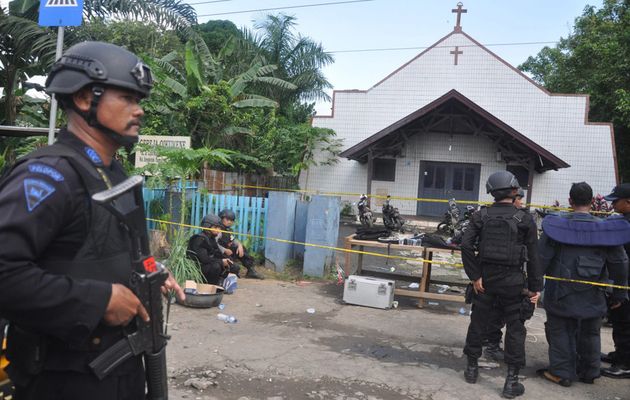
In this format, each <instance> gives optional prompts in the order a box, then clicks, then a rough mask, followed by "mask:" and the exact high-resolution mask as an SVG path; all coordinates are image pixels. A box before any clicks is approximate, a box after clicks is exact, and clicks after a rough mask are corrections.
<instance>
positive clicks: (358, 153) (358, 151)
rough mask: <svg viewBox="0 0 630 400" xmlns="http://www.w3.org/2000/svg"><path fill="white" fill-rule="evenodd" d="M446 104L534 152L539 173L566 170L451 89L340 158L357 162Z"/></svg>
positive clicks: (556, 158)
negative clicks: (455, 104)
mask: <svg viewBox="0 0 630 400" xmlns="http://www.w3.org/2000/svg"><path fill="white" fill-rule="evenodd" d="M449 101H455V102H458V103H460V104H463V105H464V106H465V107H466V108H467V109H468V110H469V111H470V112H472V113H474V114H476V115H478V116H479V117H481V118H483V120H485V121H486V122H488V123H489V124H490V125H492V126H493V127H494V128H496V130H497V135H504V136H507V137H509V138H511V139H513V140H514V141H515V143H517V147H518V149H519V151H521V152H523V153H527V152H530V153H533V154H535V155H537V156H538V162H537V163H536V169H537V170H538V171H546V170H549V169H556V170H557V169H559V168H568V167H569V166H570V165H569V164H567V163H566V162H564V161H563V160H561V159H560V158H559V157H557V156H555V155H554V154H552V153H551V152H550V151H548V150H546V149H545V148H543V147H542V146H540V145H539V144H537V143H536V142H534V141H533V140H531V139H529V138H528V137H527V136H525V135H523V134H522V133H520V132H518V131H517V130H516V129H514V128H512V127H511V126H510V125H508V124H506V123H505V122H503V121H501V120H500V119H499V118H497V117H495V116H494V115H492V114H491V113H490V112H488V111H486V110H485V109H483V108H482V107H480V106H479V105H477V104H476V103H475V102H473V101H472V100H470V99H468V98H467V97H466V96H464V95H462V94H461V93H459V92H458V91H457V90H455V89H453V90H450V91H449V92H447V93H445V94H444V95H442V96H441V97H439V98H438V99H436V100H434V101H432V102H431V103H429V104H427V105H426V106H424V107H422V108H420V109H418V110H416V111H414V112H413V113H411V114H409V115H407V116H406V117H404V118H402V119H400V120H398V121H396V122H394V123H393V124H391V125H389V126H388V127H386V128H384V129H382V130H380V131H379V132H377V133H375V134H373V135H372V136H370V137H368V138H367V139H365V140H363V141H361V142H359V143H357V144H356V145H354V146H352V147H350V148H349V149H347V150H345V151H343V152H342V153H341V154H340V156H341V157H346V158H348V159H351V160H360V159H362V158H364V157H365V156H366V154H367V153H368V151H369V149H370V148H371V147H373V146H374V145H375V144H376V143H378V142H380V141H383V140H386V139H387V138H388V137H391V136H392V135H394V134H395V133H396V132H397V131H399V130H400V129H401V128H404V127H406V126H409V125H410V124H412V123H413V122H415V121H417V120H419V119H420V118H422V117H424V116H426V115H429V114H431V113H432V112H433V111H435V110H436V109H438V108H439V107H440V106H442V105H444V104H446V103H447V102H449Z"/></svg>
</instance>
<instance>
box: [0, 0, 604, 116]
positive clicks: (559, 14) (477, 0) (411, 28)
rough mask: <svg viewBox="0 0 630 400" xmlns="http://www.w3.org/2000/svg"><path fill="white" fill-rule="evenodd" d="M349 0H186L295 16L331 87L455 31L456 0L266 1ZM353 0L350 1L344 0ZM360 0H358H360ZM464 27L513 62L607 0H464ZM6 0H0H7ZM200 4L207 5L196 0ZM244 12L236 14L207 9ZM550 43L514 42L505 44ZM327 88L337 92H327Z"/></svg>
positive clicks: (242, 19)
mask: <svg viewBox="0 0 630 400" xmlns="http://www.w3.org/2000/svg"><path fill="white" fill-rule="evenodd" d="M343 1H344V0H185V2H187V3H189V4H191V5H193V7H194V8H195V10H196V11H197V14H198V16H199V22H200V23H203V22H206V21H208V20H210V19H224V20H230V21H232V22H234V24H236V26H238V27H247V28H250V29H251V28H253V26H254V23H255V21H257V20H262V19H264V17H265V15H267V14H270V13H285V14H287V15H292V16H295V17H296V19H297V21H296V22H297V24H298V25H297V31H298V32H299V33H300V34H301V35H304V36H308V37H310V38H311V39H313V40H315V41H316V42H320V43H322V45H323V47H324V49H325V50H326V51H330V52H333V55H334V57H335V62H334V63H333V64H332V65H330V66H328V67H326V68H325V69H324V73H325V75H326V77H327V78H328V80H329V81H330V82H331V84H332V85H333V88H334V89H337V90H345V89H362V90H365V89H369V88H370V87H372V86H373V85H374V84H376V83H377V82H379V81H380V80H381V79H383V78H384V77H386V76H387V75H389V74H390V73H391V72H393V71H394V70H396V69H397V68H398V67H400V66H401V65H403V64H404V63H406V62H407V61H409V60H410V59H412V58H413V57H414V56H415V55H417V54H418V53H420V52H422V50H423V48H425V47H428V46H431V45H432V44H433V43H435V42H437V41H438V40H439V39H441V38H442V37H443V36H445V35H446V34H448V33H449V32H451V31H452V30H453V26H454V25H455V19H456V15H455V14H453V13H451V9H453V8H456V5H457V1H455V0H359V2H352V3H346V4H335V5H322V6H317V7H303V8H293V9H283V10H270V11H247V10H259V9H263V8H277V7H292V6H303V5H310V4H317V3H334V2H343ZM345 1H348V0H345ZM355 1H356V0H355ZM462 2H463V5H464V7H463V8H464V9H466V10H468V11H467V13H466V14H463V15H462V23H461V25H462V28H463V30H464V32H466V33H467V34H469V35H470V36H472V37H473V38H474V39H476V40H477V41H478V42H480V43H482V44H484V45H486V46H488V48H489V49H490V50H491V51H493V52H494V53H496V54H497V55H498V56H500V57H501V58H503V59H505V60H506V61H507V62H509V63H510V64H512V65H514V66H518V65H519V64H520V63H522V62H524V61H525V60H526V59H527V57H529V56H531V55H536V54H537V53H538V51H539V50H540V49H542V48H543V47H544V46H545V45H549V46H553V43H554V42H556V41H557V40H558V39H559V38H560V37H566V36H567V35H568V34H569V33H570V32H571V28H572V26H573V22H574V20H575V18H576V17H578V16H580V15H581V14H582V11H583V10H584V7H586V6H587V5H594V6H596V7H600V6H601V3H602V0H527V1H523V0H520V1H515V0H467V1H462ZM7 3H8V0H0V4H2V5H3V6H6V4H7ZM199 3H203V4H199ZM235 11H247V12H242V13H236V14H224V15H209V14H221V13H232V12H235ZM531 42H552V43H546V44H540V43H539V44H527V45H523V44H520V45H515V44H508V43H531ZM401 47H402V48H409V47H411V48H413V49H408V50H390V51H363V52H345V51H347V50H366V49H391V48H401ZM329 94H332V91H330V93H329ZM330 107H331V103H330V102H318V103H317V105H316V110H317V113H318V115H329V114H330Z"/></svg>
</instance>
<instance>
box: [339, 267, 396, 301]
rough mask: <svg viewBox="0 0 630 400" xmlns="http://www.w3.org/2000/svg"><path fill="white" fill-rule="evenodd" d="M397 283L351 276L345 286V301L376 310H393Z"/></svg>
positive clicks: (369, 277) (368, 277)
mask: <svg viewBox="0 0 630 400" xmlns="http://www.w3.org/2000/svg"><path fill="white" fill-rule="evenodd" d="M394 286H395V282H394V281H390V280H387V279H378V278H373V277H371V276H359V275H350V276H349V277H348V279H346V282H345V284H344V289H343V301H344V302H346V303H348V304H356V305H359V306H366V307H375V308H391V307H392V303H393V301H394Z"/></svg>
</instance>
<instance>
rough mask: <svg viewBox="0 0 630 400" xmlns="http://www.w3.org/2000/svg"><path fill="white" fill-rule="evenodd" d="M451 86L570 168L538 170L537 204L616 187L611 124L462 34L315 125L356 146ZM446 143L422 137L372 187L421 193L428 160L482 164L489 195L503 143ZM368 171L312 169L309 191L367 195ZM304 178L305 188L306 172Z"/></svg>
mask: <svg viewBox="0 0 630 400" xmlns="http://www.w3.org/2000/svg"><path fill="white" fill-rule="evenodd" d="M454 46H460V50H462V51H463V52H464V53H463V54H461V55H460V56H459V60H458V61H459V62H458V64H459V65H453V55H451V54H450V51H451V50H453V48H454ZM468 46H471V47H468ZM379 78H380V77H375V80H377V79H379ZM452 89H455V90H457V91H458V92H460V93H461V94H463V95H464V96H466V97H467V98H468V99H470V100H471V101H473V102H475V103H476V104H477V105H479V106H480V107H482V108H483V109H485V110H486V111H488V112H490V113H491V114H493V115H494V116H495V117H497V118H499V119H500V120H502V121H503V122H505V123H506V124H508V125H510V126H511V127H512V128H514V129H516V130H517V131H519V132H520V133H522V134H523V135H525V136H527V137H529V138H530V139H532V140H533V141H534V142H536V143H537V144H539V145H541V146H542V147H544V148H545V149H546V150H548V151H550V152H551V153H553V154H554V155H556V156H557V157H559V158H560V159H562V160H563V161H565V162H567V163H568V164H570V165H571V167H570V168H566V169H561V170H559V171H549V172H545V173H543V174H536V175H535V177H534V188H533V197H532V201H533V202H534V203H537V204H550V203H552V202H553V201H554V200H556V199H557V200H560V202H561V203H564V204H566V198H567V197H568V191H569V187H570V185H571V183H572V182H578V181H587V182H589V183H590V184H591V185H592V186H593V190H594V191H595V192H596V193H598V192H599V193H604V192H607V191H609V190H610V189H611V188H612V187H613V186H614V184H615V173H614V161H613V149H612V141H611V131H610V128H609V127H608V126H606V125H586V124H585V123H584V121H585V110H586V102H587V100H586V97H584V96H571V95H568V96H561V95H549V94H548V93H545V92H544V91H543V90H541V89H540V88H538V87H537V86H535V85H534V84H532V83H531V82H530V81H529V80H527V79H526V78H524V77H523V76H521V75H520V74H518V73H517V72H515V71H514V70H512V69H511V68H510V67H508V66H506V65H505V64H503V63H502V62H501V61H499V60H498V59H496V58H495V57H493V56H492V55H491V54H490V53H489V52H488V51H487V50H485V49H483V48H481V47H477V46H475V45H474V42H472V41H470V39H468V38H467V37H466V36H465V35H463V34H453V35H451V36H449V37H447V38H446V39H445V40H444V41H443V42H441V43H439V44H438V45H437V46H436V47H434V48H433V49H431V50H429V51H428V52H426V53H425V54H423V55H422V56H420V57H418V58H416V59H414V60H412V61H411V62H410V63H409V64H407V65H406V66H405V67H403V68H402V69H400V70H399V71H397V72H396V73H395V74H394V75H392V76H391V77H389V78H388V79H386V80H385V81H383V82H381V83H380V84H378V85H377V86H375V87H373V88H371V89H369V90H367V91H365V92H358V91H353V92H336V93H335V103H334V118H315V119H314V120H313V125H314V126H320V127H326V128H331V129H334V130H335V131H336V132H337V135H338V136H339V137H340V138H342V139H343V140H344V148H349V147H351V146H353V145H355V144H357V143H359V142H361V141H362V140H364V139H366V138H368V137H370V136H371V135H373V134H375V133H376V132H378V131H380V130H381V129H383V128H385V127H387V126H389V125H391V124H393V123H395V122H397V121H398V120H400V119H401V118H403V117H405V116H407V115H409V114H410V113H412V112H414V111H416V110H418V109H420V108H422V107H423V106H425V105H427V104H429V103H430V102H432V101H434V100H435V99H437V98H439V97H440V96H442V95H444V94H445V93H447V92H448V91H450V90H452ZM447 142H448V136H445V135H427V136H426V137H422V138H420V137H415V138H414V139H413V140H412V141H411V142H410V144H409V148H408V149H407V150H406V153H405V157H404V158H402V159H399V160H398V162H397V165H396V168H397V170H396V182H377V181H374V182H373V183H372V188H373V191H374V192H375V191H376V189H377V188H382V189H390V191H391V194H392V195H398V196H410V197H415V196H417V194H418V193H417V186H418V173H419V162H420V161H421V160H431V161H452V162H471V163H479V164H481V185H480V187H481V190H480V192H481V193H480V197H481V200H486V199H487V196H486V195H485V193H484V191H483V190H482V189H483V186H484V185H483V182H485V179H486V178H487V176H488V175H489V174H490V173H492V172H494V171H495V170H498V169H505V165H504V164H503V163H497V162H496V160H495V151H496V148H494V146H492V145H491V143H490V142H489V141H484V139H480V140H478V141H474V140H473V139H472V138H470V137H466V136H460V137H457V135H456V137H455V138H454V139H453V147H452V150H451V151H450V152H449V151H448V144H447ZM460 146H461V147H460ZM366 175H367V166H366V165H362V164H359V163H358V162H356V161H349V160H345V159H344V160H342V161H341V162H340V163H339V164H337V165H335V166H327V167H317V168H312V169H311V171H310V172H309V178H308V188H309V189H319V190H321V191H343V192H363V191H365V190H366V179H367V176H366ZM300 182H301V185H302V187H304V186H305V183H306V182H305V174H302V176H301V179H300ZM523 184H524V183H523ZM399 206H400V208H401V211H402V212H404V213H415V204H411V203H410V204H409V205H404V206H403V205H402V204H400V205H399Z"/></svg>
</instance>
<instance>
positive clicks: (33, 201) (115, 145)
mask: <svg viewBox="0 0 630 400" xmlns="http://www.w3.org/2000/svg"><path fill="white" fill-rule="evenodd" d="M151 86H152V80H151V71H150V70H149V68H148V67H147V66H146V65H144V64H143V63H142V62H141V61H140V59H138V57H137V56H135V55H134V54H132V53H130V52H128V51H127V50H125V49H122V48H120V47H118V46H114V45H111V44H107V43H101V42H84V43H80V44H77V45H75V46H72V47H71V48H69V49H68V50H67V51H66V52H65V53H64V54H63V56H62V57H61V58H60V59H59V60H58V61H57V62H55V64H54V65H53V67H52V70H51V72H50V75H49V76H48V79H47V81H46V90H47V91H48V93H50V94H55V95H56V96H57V98H58V100H59V103H60V105H61V107H62V108H63V109H64V110H65V112H66V115H67V121H68V124H67V126H66V127H64V128H62V129H61V131H60V133H59V136H58V138H57V142H56V143H55V144H53V145H52V146H48V147H45V148H42V149H39V150H36V151H34V152H33V153H31V154H29V155H27V156H25V157H23V158H21V159H20V160H18V162H17V163H16V164H15V165H14V166H13V167H12V169H11V170H10V171H9V173H8V174H7V175H5V177H3V179H2V181H0V241H1V242H2V246H1V247H0V276H2V279H0V293H1V295H0V314H2V315H3V316H4V317H6V318H7V319H9V320H10V328H9V333H8V349H7V357H8V358H9V360H10V366H9V367H8V368H7V369H8V373H9V375H10V378H11V380H12V381H13V383H14V384H15V386H16V396H15V397H16V398H17V399H38V400H41V399H53V398H54V399H59V398H63V399H88V398H89V399H92V400H97V399H123V398H124V399H140V398H144V396H145V384H144V382H145V373H144V367H143V364H142V359H141V358H140V357H139V356H138V357H131V358H130V359H128V360H127V361H125V362H123V363H121V364H120V365H118V366H117V367H115V368H114V370H113V371H112V372H111V373H110V374H108V375H107V376H106V377H105V378H103V379H102V380H99V379H98V378H97V377H96V376H95V375H94V374H93V373H92V372H91V370H90V368H89V366H88V364H89V363H90V362H91V361H92V360H94V359H95V358H96V357H98V356H99V355H100V354H101V353H103V352H104V351H105V350H107V349H108V348H109V347H110V346H112V345H113V344H114V343H116V342H118V341H119V340H120V339H121V338H123V337H124V335H125V334H126V333H128V332H133V331H134V329H135V326H134V325H135V324H134V318H135V317H136V316H139V317H140V318H142V319H144V320H145V321H148V319H149V316H148V315H147V311H146V310H145V309H144V307H143V306H142V303H141V302H140V300H138V298H137V297H136V296H135V295H134V293H133V292H132V291H131V290H130V289H129V287H128V285H129V277H130V275H131V268H132V267H131V256H130V245H129V243H128V235H127V233H126V232H125V231H124V230H123V228H122V227H121V225H120V224H119V222H118V220H117V219H116V218H115V217H114V216H113V215H112V214H111V213H109V212H108V211H107V210H105V209H104V208H103V207H101V206H99V205H97V204H96V203H93V202H92V201H91V196H92V194H94V193H97V192H100V191H103V190H105V189H107V188H110V187H112V186H113V185H116V184H118V183H120V182H122V181H123V180H125V179H126V175H125V172H124V170H123V168H122V166H121V165H120V163H118V162H117V161H116V160H115V158H114V155H115V153H116V151H117V150H118V149H119V148H120V147H121V146H128V145H132V144H133V143H135V142H137V140H138V130H139V128H140V123H141V118H142V116H143V114H144V112H143V110H142V107H141V106H140V104H139V102H140V100H141V99H142V98H145V97H147V96H148V95H149V92H150V90H151ZM165 286H166V287H165V288H166V289H175V290H176V292H177V294H178V296H179V297H180V298H181V299H183V298H184V294H183V291H182V290H181V288H180V287H179V286H178V285H177V283H175V281H174V279H173V278H172V277H171V278H169V279H168V280H167V282H166V285H165Z"/></svg>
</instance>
